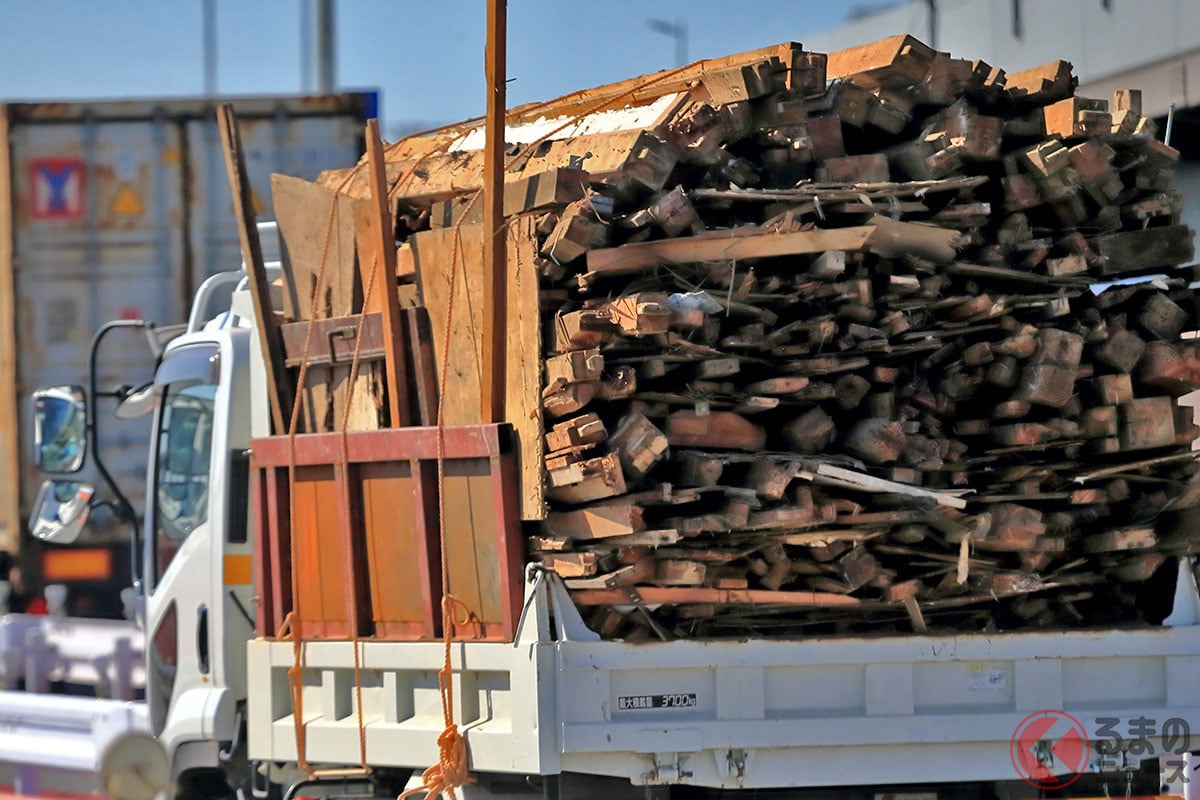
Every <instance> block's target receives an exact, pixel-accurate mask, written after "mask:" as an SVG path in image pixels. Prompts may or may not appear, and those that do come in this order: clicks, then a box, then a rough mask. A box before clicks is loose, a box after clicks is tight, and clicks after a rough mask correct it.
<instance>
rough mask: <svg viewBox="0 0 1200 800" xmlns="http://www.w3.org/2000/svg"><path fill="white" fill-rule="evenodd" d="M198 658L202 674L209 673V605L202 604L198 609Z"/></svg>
mask: <svg viewBox="0 0 1200 800" xmlns="http://www.w3.org/2000/svg"><path fill="white" fill-rule="evenodd" d="M196 660H197V661H198V662H199V664H200V674H201V675H207V674H208V606H206V605H201V606H200V607H199V608H197V609H196Z"/></svg>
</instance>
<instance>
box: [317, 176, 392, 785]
mask: <svg viewBox="0 0 1200 800" xmlns="http://www.w3.org/2000/svg"><path fill="white" fill-rule="evenodd" d="M335 202H336V199H335ZM380 224H382V222H381V223H380ZM378 269H379V253H378V251H376V252H375V253H373V254H372V256H371V269H370V272H369V275H368V277H367V280H366V281H365V282H364V283H365V285H364V286H363V301H362V310H361V311H360V312H359V315H358V320H359V322H358V333H357V335H356V336H355V337H354V355H353V357H352V358H351V359H350V387H349V389H348V390H347V392H346V405H345V407H344V408H343V409H342V431H341V433H342V435H341V437H339V438H340V444H341V451H342V464H344V465H345V469H347V470H349V468H350V444H349V439H348V438H347V434H348V430H349V427H350V409H351V408H353V405H354V388H355V384H356V383H357V382H358V368H359V359H360V354H361V351H362V342H363V325H364V323H365V321H366V314H367V308H368V307H369V304H370V302H371V289H372V288H373V287H374V285H375V273H376V272H377V271H378ZM330 355H331V356H332V353H331V354H330ZM391 390H392V391H395V390H396V389H395V387H391ZM342 514H343V517H342V519H344V520H349V519H353V518H354V517H353V516H352V515H351V513H350V487H349V486H348V485H346V482H345V481H343V483H342ZM346 563H347V564H353V563H354V543H353V538H352V537H350V536H347V537H346ZM350 592H351V597H353V596H354V595H353V592H354V587H350ZM355 608H357V601H355ZM350 630H351V640H352V644H353V645H354V702H355V706H356V711H357V714H356V717H357V721H358V758H359V765H360V766H361V767H362V768H363V770H364V771H366V772H370V771H371V766H370V765H369V764H367V731H366V727H365V726H364V725H363V703H362V663H361V662H362V655H361V653H359V648H358V643H359V637H358V619H357V618H355V619H352V620H350Z"/></svg>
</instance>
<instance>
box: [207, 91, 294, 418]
mask: <svg viewBox="0 0 1200 800" xmlns="http://www.w3.org/2000/svg"><path fill="white" fill-rule="evenodd" d="M217 127H218V128H220V130H221V145H222V147H224V149H225V168H226V170H227V171H228V173H229V186H230V189H231V190H232V192H233V216H234V219H235V220H236V222H237V226H238V238H239V239H240V240H241V245H242V260H243V261H244V262H245V265H246V273H247V275H248V276H249V278H250V298H251V300H252V302H253V304H254V316H255V317H256V318H257V323H258V325H257V327H258V343H259V346H260V347H262V352H263V360H264V361H265V362H266V367H267V401H268V402H269V403H270V406H271V423H272V425H273V426H274V428H275V433H277V434H283V433H286V432H287V430H288V423H289V421H290V419H291V414H292V405H293V397H294V392H293V389H292V384H291V378H290V377H289V376H288V374H287V369H286V368H285V367H284V365H283V345H282V343H281V342H280V339H279V321H278V320H277V319H276V318H275V312H274V310H273V309H272V308H271V290H270V286H269V284H268V281H267V269H266V265H265V264H264V263H263V254H262V244H261V243H260V242H259V240H258V228H257V226H256V224H255V217H254V202H253V199H252V198H251V193H250V178H249V177H248V176H247V174H246V161H245V157H244V155H243V153H242V138H241V135H240V134H239V133H238V128H237V117H236V116H235V115H234V113H233V106H232V105H231V104H229V103H226V104H225V105H222V106H220V107H219V108H218V109H217Z"/></svg>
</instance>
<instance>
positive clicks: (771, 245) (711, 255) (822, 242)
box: [580, 226, 875, 281]
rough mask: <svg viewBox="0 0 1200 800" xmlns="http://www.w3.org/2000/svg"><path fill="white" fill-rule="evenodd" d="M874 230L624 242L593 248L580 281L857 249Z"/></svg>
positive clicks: (762, 230) (731, 234) (723, 234)
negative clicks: (671, 266) (681, 266)
mask: <svg viewBox="0 0 1200 800" xmlns="http://www.w3.org/2000/svg"><path fill="white" fill-rule="evenodd" d="M874 231H875V228H874V227H873V226H858V227H849V228H836V229H832V230H813V231H797V232H794V233H780V232H779V231H777V230H775V229H773V228H768V227H764V228H759V229H755V230H752V231H746V230H745V229H736V230H731V231H715V232H713V233H706V234H701V235H699V236H687V237H683V238H680V239H664V240H661V241H656V242H640V243H637V244H626V245H622V246H621V247H607V248H602V249H598V250H591V251H589V252H588V254H587V267H588V272H587V273H586V274H585V275H583V276H582V277H581V278H580V280H581V281H590V280H592V279H595V278H596V277H600V276H603V275H623V274H627V273H630V272H638V271H639V270H643V269H649V268H650V267H654V266H657V265H659V264H698V263H702V262H706V261H743V260H745V259H748V258H769V257H771V256H787V255H799V254H802V253H823V252H825V251H826V250H860V249H862V248H863V247H865V246H866V244H867V241H868V240H869V239H870V237H871V234H872V233H873V232H874Z"/></svg>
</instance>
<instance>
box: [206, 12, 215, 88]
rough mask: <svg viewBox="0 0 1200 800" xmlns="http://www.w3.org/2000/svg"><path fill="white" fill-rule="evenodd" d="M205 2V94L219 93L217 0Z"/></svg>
mask: <svg viewBox="0 0 1200 800" xmlns="http://www.w3.org/2000/svg"><path fill="white" fill-rule="evenodd" d="M203 2H204V94H205V96H206V97H212V96H213V95H215V94H216V93H217V0H203Z"/></svg>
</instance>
